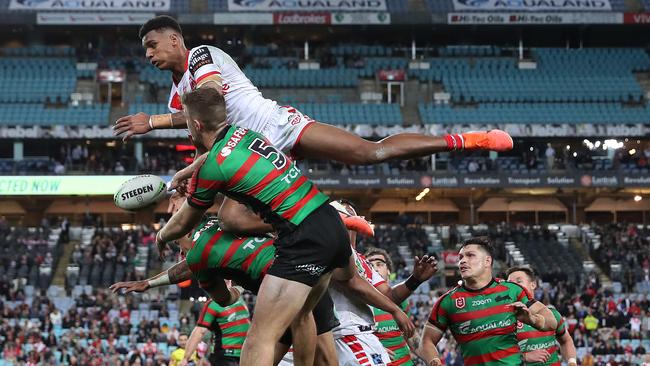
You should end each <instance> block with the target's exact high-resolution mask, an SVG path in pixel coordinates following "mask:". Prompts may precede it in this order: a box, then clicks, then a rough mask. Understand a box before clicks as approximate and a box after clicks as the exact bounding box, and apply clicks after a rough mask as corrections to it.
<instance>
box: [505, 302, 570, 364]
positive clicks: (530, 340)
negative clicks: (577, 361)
mask: <svg viewBox="0 0 650 366" xmlns="http://www.w3.org/2000/svg"><path fill="white" fill-rule="evenodd" d="M548 308H549V310H551V313H553V316H554V317H555V320H557V328H555V330H554V331H553V330H550V331H546V332H545V331H541V330H537V329H535V328H534V327H532V326H530V325H528V324H524V323H522V322H517V340H519V348H520V349H521V352H523V353H527V352H532V351H535V350H538V349H545V350H546V351H547V352H548V353H550V354H551V357H549V359H548V361H546V363H543V362H527V363H526V365H535V366H541V365H553V366H560V365H561V364H562V362H561V358H560V352H559V343H558V342H557V338H558V337H561V336H562V335H564V333H566V331H567V324H566V322H565V321H564V318H563V317H562V315H560V313H559V312H558V311H557V309H555V308H554V307H552V306H549V307H548Z"/></svg>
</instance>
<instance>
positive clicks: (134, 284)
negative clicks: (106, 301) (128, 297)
mask: <svg viewBox="0 0 650 366" xmlns="http://www.w3.org/2000/svg"><path fill="white" fill-rule="evenodd" d="M109 289H110V290H111V291H113V293H117V292H118V291H120V290H123V291H122V293H124V294H128V293H129V292H145V291H147V290H148V289H149V281H147V280H142V281H127V282H117V283H114V284H112V285H111V286H110V287H109Z"/></svg>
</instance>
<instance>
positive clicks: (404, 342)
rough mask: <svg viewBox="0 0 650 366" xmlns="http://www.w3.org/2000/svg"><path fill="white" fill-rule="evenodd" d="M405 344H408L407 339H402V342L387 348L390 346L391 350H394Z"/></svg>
mask: <svg viewBox="0 0 650 366" xmlns="http://www.w3.org/2000/svg"><path fill="white" fill-rule="evenodd" d="M405 346H406V341H402V343H400V344H398V345H396V346H390V347H386V348H388V349H389V350H391V351H394V350H396V349H398V348H402V347H405Z"/></svg>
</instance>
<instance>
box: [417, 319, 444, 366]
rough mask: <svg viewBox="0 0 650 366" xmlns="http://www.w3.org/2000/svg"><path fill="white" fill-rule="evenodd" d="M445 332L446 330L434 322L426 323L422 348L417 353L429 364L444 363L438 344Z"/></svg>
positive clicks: (436, 365) (435, 365)
mask: <svg viewBox="0 0 650 366" xmlns="http://www.w3.org/2000/svg"><path fill="white" fill-rule="evenodd" d="M443 334H444V332H443V331H441V330H440V329H438V328H437V327H436V326H434V325H433V324H430V323H428V322H427V323H426V324H425V325H424V332H422V338H421V339H420V348H419V349H418V350H417V354H418V355H420V357H422V358H424V359H425V361H426V363H427V366H439V365H442V362H441V361H440V354H439V353H438V348H437V345H438V342H440V339H441V338H442V335H443Z"/></svg>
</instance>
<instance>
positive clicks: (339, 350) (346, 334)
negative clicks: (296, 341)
mask: <svg viewBox="0 0 650 366" xmlns="http://www.w3.org/2000/svg"><path fill="white" fill-rule="evenodd" d="M330 204H331V205H332V206H334V207H335V208H336V209H337V210H338V211H339V213H340V214H341V217H342V218H343V220H344V222H345V223H346V227H347V228H348V229H349V232H350V243H352V249H353V251H352V252H353V254H354V256H355V263H356V265H357V270H358V272H359V274H360V275H361V277H363V278H365V279H366V280H367V281H368V282H369V283H370V284H372V285H373V286H374V287H375V288H376V289H377V290H378V291H379V292H381V293H383V294H384V295H386V296H387V297H389V298H390V299H391V300H392V301H393V302H394V303H395V304H400V303H401V302H402V301H404V300H405V299H406V298H407V297H409V296H410V295H411V293H412V292H413V291H414V290H415V289H416V288H417V287H418V286H419V285H420V283H422V282H424V281H427V280H428V279H430V278H431V277H432V276H433V275H434V274H435V273H436V271H437V262H436V260H435V258H434V257H429V256H423V257H422V258H418V257H416V258H415V267H414V268H413V274H411V276H410V277H409V278H408V279H407V280H406V281H404V282H402V283H400V284H398V285H396V286H395V287H393V288H391V287H390V286H389V285H388V283H387V282H386V281H385V280H384V278H383V277H381V275H380V274H379V273H378V272H377V271H375V270H374V269H372V266H371V265H370V264H369V263H368V262H367V261H366V259H365V258H364V257H363V255H361V254H360V253H358V252H357V251H356V234H357V233H361V234H362V235H367V236H372V235H374V231H373V228H372V226H371V225H370V224H369V223H368V222H367V221H366V220H365V219H363V218H362V217H360V216H358V215H357V213H356V211H355V209H354V207H353V206H352V204H351V203H350V202H347V201H336V202H331V203H330ZM329 293H330V296H331V297H332V300H333V301H334V309H335V310H336V315H337V317H338V319H339V322H340V325H339V326H338V327H336V328H334V329H333V330H332V333H333V336H334V342H335V346H336V354H337V357H338V365H342V366H358V365H362V366H375V365H388V364H389V363H390V362H391V361H390V357H389V355H388V353H387V352H386V349H385V348H384V346H383V345H382V344H381V342H380V341H379V339H378V338H377V336H375V334H374V331H375V320H374V316H373V312H372V309H371V308H370V307H369V306H368V304H366V303H364V302H363V301H360V300H359V298H358V297H356V296H350V295H349V292H347V291H344V290H342V289H341V288H340V287H337V286H336V284H334V283H332V284H330V289H329ZM327 337H328V334H327V333H326V334H322V335H319V336H318V347H317V352H316V362H315V364H317V365H332V362H331V357H329V354H328V352H327V351H326V350H327V349H328V344H327ZM289 365H292V363H291V361H290V355H289V357H285V359H283V362H282V363H280V366H289Z"/></svg>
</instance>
